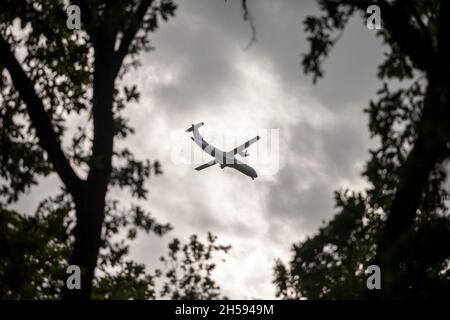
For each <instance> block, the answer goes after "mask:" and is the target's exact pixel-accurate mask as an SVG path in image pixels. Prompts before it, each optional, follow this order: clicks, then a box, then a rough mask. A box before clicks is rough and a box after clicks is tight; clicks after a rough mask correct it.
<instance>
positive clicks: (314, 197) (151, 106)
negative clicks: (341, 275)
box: [22, 0, 382, 298]
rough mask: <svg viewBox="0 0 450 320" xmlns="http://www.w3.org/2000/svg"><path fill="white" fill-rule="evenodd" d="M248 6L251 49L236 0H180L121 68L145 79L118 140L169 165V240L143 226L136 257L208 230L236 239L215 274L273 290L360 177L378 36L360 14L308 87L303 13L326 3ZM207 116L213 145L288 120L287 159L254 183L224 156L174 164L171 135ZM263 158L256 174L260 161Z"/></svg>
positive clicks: (265, 294) (233, 293) (235, 289)
mask: <svg viewBox="0 0 450 320" xmlns="http://www.w3.org/2000/svg"><path fill="white" fill-rule="evenodd" d="M249 5H250V9H251V12H252V15H253V18H254V22H255V26H256V28H257V42H256V43H254V44H253V45H252V47H250V48H249V49H248V50H246V51H244V50H243V48H244V47H245V45H246V44H247V42H248V40H249V39H250V30H249V26H248V24H247V23H246V22H245V21H243V19H242V11H241V8H240V4H239V1H227V2H225V1H210V0H197V1H182V2H180V4H179V10H178V12H177V16H176V17H175V18H174V19H172V20H171V21H169V22H168V23H166V24H163V25H161V27H160V29H159V30H158V31H157V32H156V33H155V34H154V35H153V36H152V43H153V46H154V47H155V48H156V50H155V51H152V52H150V53H146V54H143V56H142V57H141V62H142V67H141V68H139V69H138V70H137V71H134V72H133V73H130V74H129V75H128V77H127V79H126V81H127V82H133V83H137V84H138V86H139V88H140V90H141V101H140V103H139V104H135V105H132V106H130V107H129V108H128V109H127V112H128V116H129V118H130V121H131V125H132V126H134V128H135V129H136V135H135V136H134V137H130V138H129V139H127V140H126V141H124V142H120V143H119V145H120V144H126V145H127V146H128V147H130V148H131V149H132V150H134V151H135V153H136V155H137V157H139V158H151V159H152V160H154V159H158V160H160V161H161V162H162V164H163V170H164V175H163V176H161V177H154V178H152V179H151V180H150V181H149V183H148V186H149V189H150V195H149V200H148V202H146V203H145V206H146V207H147V208H148V209H149V210H151V212H152V213H153V215H154V216H155V217H156V218H157V219H158V220H159V221H161V222H166V221H169V222H171V223H172V225H174V227H175V229H174V230H173V231H172V232H171V233H170V234H169V235H168V236H165V237H164V238H163V239H162V240H161V239H159V238H156V237H155V236H140V237H139V238H138V239H137V241H136V243H135V244H134V245H133V248H132V256H133V257H134V258H136V259H137V260H139V261H143V262H145V263H146V264H147V266H148V267H149V268H153V267H157V265H158V262H157V258H158V257H159V256H161V255H163V254H164V252H165V246H166V244H167V243H168V241H169V240H170V238H172V237H179V238H181V239H187V237H188V236H189V235H191V234H193V233H197V234H199V235H200V236H204V235H206V232H208V231H212V232H213V233H214V234H216V235H218V236H219V241H221V242H222V243H229V244H231V245H232V246H233V249H232V250H231V252H230V255H229V257H228V259H227V262H226V263H224V264H219V266H218V269H217V272H216V279H217V281H218V282H219V284H220V285H221V286H222V288H223V290H224V292H225V293H226V294H227V295H228V296H229V297H230V298H251V297H254V298H273V297H274V288H273V285H272V283H271V279H272V268H273V262H274V259H275V258H277V257H284V258H286V257H287V256H288V254H289V249H290V245H291V244H292V243H293V242H296V241H298V240H300V239H303V238H304V237H306V236H307V235H309V234H312V233H314V232H315V231H316V230H317V227H318V226H319V225H320V223H321V221H322V220H323V219H328V218H330V217H331V215H332V214H333V213H334V209H333V205H334V203H333V191H334V190H336V189H339V188H342V187H354V188H359V187H361V185H362V184H363V182H362V179H361V178H360V175H359V174H360V171H361V168H362V164H363V163H364V161H365V159H367V157H368V154H367V149H368V144H369V137H368V134H367V126H366V121H367V119H366V117H365V115H364V114H363V112H362V110H363V108H364V106H365V105H366V103H367V101H368V100H369V99H370V97H372V96H373V93H374V92H375V90H376V89H377V88H378V86H379V83H378V81H377V79H376V65H377V64H378V62H379V61H380V59H381V57H382V56H381V54H382V47H381V45H380V44H379V43H378V41H377V40H376V39H375V38H374V34H373V33H372V32H371V31H369V30H367V29H365V28H364V27H363V24H362V22H361V21H360V20H358V19H357V18H355V19H353V20H352V21H351V23H350V24H349V25H348V27H347V29H346V31H345V34H344V36H343V37H342V39H341V40H340V42H339V43H338V44H337V46H336V47H335V48H334V50H333V51H332V52H331V54H330V57H329V59H328V60H327V62H326V64H325V66H324V68H325V70H326V75H325V78H324V79H322V80H321V81H319V83H318V85H317V86H313V85H312V83H311V77H309V76H308V77H307V76H305V75H303V74H302V68H301V66H300V61H301V55H300V54H301V53H303V52H306V51H307V50H308V44H307V41H306V35H305V34H304V32H303V25H302V21H303V18H304V17H305V16H306V15H307V14H311V13H316V12H317V6H316V4H315V3H314V2H312V1H307V2H306V1H294V0H289V1H252V2H249ZM199 121H203V122H205V123H206V125H205V127H204V128H202V130H203V129H204V130H205V131H203V132H205V137H212V139H213V140H212V141H210V142H211V143H213V144H217V146H221V145H224V144H225V140H226V139H225V138H226V137H225V135H222V134H221V133H222V132H223V131H227V132H228V133H229V134H230V133H231V135H232V134H233V132H236V133H237V132H240V131H239V130H243V131H244V132H247V133H249V134H251V133H252V132H253V131H252V130H254V129H279V158H277V160H271V161H278V162H277V163H272V164H275V165H276V167H277V168H278V170H275V171H274V172H273V174H272V175H260V177H259V178H258V179H256V180H255V181H251V180H250V179H248V177H245V176H243V175H241V174H239V173H238V172H235V171H233V170H232V169H229V168H227V169H225V170H223V171H222V170H220V169H219V168H218V167H217V166H215V167H210V168H208V169H205V170H204V171H201V172H197V171H195V170H194V164H177V163H175V162H174V161H173V158H172V154H173V149H174V148H175V147H176V145H177V144H179V145H181V146H182V147H183V148H184V147H185V148H189V146H190V144H191V140H190V139H189V136H188V134H185V135H184V136H183V135H182V136H179V138H178V139H177V140H176V141H173V140H171V138H170V137H171V136H172V134H173V133H174V132H179V130H180V129H185V128H187V127H188V126H189V125H190V124H191V123H196V122H199ZM208 130H210V131H208ZM206 135H207V136H206ZM259 143H264V141H260V142H259ZM189 150H190V149H189ZM253 150H255V149H253ZM192 152H193V153H197V154H201V153H202V151H201V150H200V149H198V148H197V149H192ZM250 154H251V156H250V158H252V153H251V152H250ZM246 161H247V160H246ZM254 166H255V168H256V170H257V171H258V172H259V173H260V172H261V170H262V166H261V165H258V163H255V164H254ZM44 187H45V188H47V189H46V190H51V189H52V186H51V185H48V184H47V185H45V186H44ZM36 192H37V191H36ZM39 192H41V191H39ZM35 195H37V196H39V195H40V194H39V193H35ZM122 200H123V201H124V202H127V201H129V198H128V197H126V196H124V197H122ZM23 201H24V202H23V203H22V205H23V206H25V207H27V205H29V204H30V203H31V202H27V201H29V200H26V199H24V200H23Z"/></svg>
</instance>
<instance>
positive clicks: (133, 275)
mask: <svg viewBox="0 0 450 320" xmlns="http://www.w3.org/2000/svg"><path fill="white" fill-rule="evenodd" d="M106 212H107V218H106V220H105V224H104V232H103V235H102V246H101V251H100V255H99V259H98V268H97V273H96V277H95V278H94V288H93V295H92V297H93V298H94V299H155V298H162V297H167V296H168V295H169V294H172V296H173V298H177V299H212V298H217V297H218V296H219V290H220V288H219V287H218V286H217V285H216V284H215V282H214V280H213V279H212V278H211V276H212V271H213V269H214V267H215V263H214V262H213V260H212V259H213V255H214V253H215V252H217V251H222V252H227V251H228V249H229V248H230V247H229V246H222V245H217V244H216V243H215V242H216V239H217V238H216V237H215V236H213V235H211V234H208V240H207V243H205V244H204V243H202V242H201V241H200V240H198V239H197V237H196V236H194V235H193V236H191V238H190V241H189V242H188V243H187V244H184V245H183V244H182V243H180V241H179V240H178V239H174V240H173V242H172V243H171V244H170V245H169V254H168V257H166V258H161V260H162V261H163V262H164V265H163V269H167V271H166V272H165V273H163V272H162V271H161V270H159V269H157V270H154V271H153V272H150V273H149V272H148V271H147V269H146V267H145V265H144V264H142V263H137V262H135V261H132V260H129V259H128V258H127V255H128V252H129V248H130V241H131V240H133V239H134V238H135V236H136V233H137V230H136V229H142V231H144V232H146V233H149V232H155V233H157V234H159V235H163V234H166V233H167V232H168V231H169V230H170V228H171V227H170V225H168V224H164V225H161V224H159V223H157V222H156V221H155V220H154V219H153V218H152V217H151V215H150V214H149V213H148V212H145V211H143V210H142V209H140V208H137V207H134V208H131V210H118V206H117V202H113V203H111V204H110V205H108V210H107V211H106ZM74 226H75V221H74V212H73V208H72V202H71V200H70V199H69V198H67V197H66V196H64V195H60V196H57V197H52V198H49V199H47V200H45V201H44V202H43V203H42V204H41V206H40V208H39V209H38V211H37V212H36V214H35V215H31V216H30V215H28V216H24V215H21V214H18V213H17V212H14V211H7V210H3V209H2V210H1V211H0V298H2V299H58V298H59V297H60V296H61V293H62V290H63V287H64V286H65V283H64V278H65V273H66V267H67V259H68V257H69V255H70V252H71V246H72V242H73V240H74V239H73V236H72V230H73V228H74ZM121 234H126V238H127V239H128V241H125V239H123V237H122V236H121ZM181 248H183V253H184V254H185V258H184V259H180V257H179V254H180V250H181ZM178 270H182V276H181V277H180V278H179V279H178V278H176V275H177V274H178V273H177V272H178ZM159 287H161V288H164V290H159V289H158V288H159ZM159 291H161V292H159Z"/></svg>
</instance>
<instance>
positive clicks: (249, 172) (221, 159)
mask: <svg viewBox="0 0 450 320" xmlns="http://www.w3.org/2000/svg"><path fill="white" fill-rule="evenodd" d="M203 125H204V123H203V122H200V123H197V124H196V125H191V127H190V128H189V129H187V130H186V132H192V133H193V137H191V139H192V141H194V142H195V143H196V144H197V145H198V146H199V147H200V148H202V150H203V151H205V152H206V153H207V154H209V155H211V156H212V157H214V160H211V161H210V162H207V163H205V164H202V165H201V166H198V167H197V168H195V170H197V171H200V170H203V169H205V168H208V167H210V166H213V165H215V164H216V163H218V164H220V168H221V169H224V168H225V167H230V168H233V169H236V170H237V171H239V172H241V173H243V174H245V175H246V176H249V177H250V178H252V180H254V179H255V178H257V177H258V175H257V174H256V171H255V169H253V168H252V167H250V166H249V165H248V164H245V163H243V162H241V161H239V160H238V159H236V157H235V155H236V154H239V155H240V156H242V157H247V156H248V155H249V154H248V153H247V150H245V149H247V148H248V147H249V146H250V145H252V144H253V143H255V142H256V141H258V140H259V139H260V137H259V136H256V137H254V138H253V139H250V140H248V141H247V142H245V143H243V144H242V145H240V146H239V147H236V148H234V149H233V150H231V151H228V152H224V151H222V150H220V149H219V148H216V147H214V146H212V145H210V144H209V143H208V142H206V141H205V139H203V137H202V136H201V134H200V132H199V131H198V128H200V127H201V126H203ZM244 150H245V152H243V151H244Z"/></svg>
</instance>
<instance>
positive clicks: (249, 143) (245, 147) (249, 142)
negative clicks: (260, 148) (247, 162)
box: [228, 136, 260, 157]
mask: <svg viewBox="0 0 450 320" xmlns="http://www.w3.org/2000/svg"><path fill="white" fill-rule="evenodd" d="M259 139H260V136H256V137H254V138H253V139H250V140H248V141H247V142H245V143H243V144H241V145H240V146H239V147H236V148H234V149H233V150H231V151H229V152H228V153H229V154H233V155H235V154H237V153H239V154H240V155H241V156H244V157H245V156H247V153H245V154H244V153H243V152H242V151H243V150H245V149H247V148H248V147H249V146H251V145H252V144H254V143H255V142H256V141H258V140H259Z"/></svg>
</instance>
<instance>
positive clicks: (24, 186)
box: [0, 0, 176, 298]
mask: <svg viewBox="0 0 450 320" xmlns="http://www.w3.org/2000/svg"><path fill="white" fill-rule="evenodd" d="M71 3H72V4H75V5H78V6H79V7H80V8H81V20H82V29H81V30H69V29H68V28H67V27H66V21H67V14H66V8H65V4H66V1H63V0H41V1H31V0H14V1H12V0H5V1H2V3H1V5H0V73H1V74H0V75H1V77H0V93H1V94H0V99H1V103H2V108H1V113H2V118H1V159H0V160H1V161H0V164H1V169H0V176H1V178H2V180H1V181H2V187H1V195H0V196H1V200H2V208H3V209H2V210H5V208H6V207H7V205H9V204H11V203H13V202H15V201H17V200H18V198H19V197H20V196H21V195H22V194H23V193H24V192H26V191H27V190H28V189H29V188H30V186H31V185H32V184H35V183H36V182H37V179H38V178H39V177H43V176H48V175H49V174H51V173H53V172H55V173H56V174H57V175H58V176H59V178H60V180H61V181H62V184H63V187H62V190H63V194H64V196H69V198H70V202H71V203H72V204H73V206H71V208H70V209H71V210H73V211H74V212H75V218H74V220H73V221H74V223H75V226H74V228H73V248H72V251H71V254H70V259H69V264H71V265H78V266H80V267H81V270H82V279H81V290H67V291H66V292H65V293H64V296H65V297H66V298H89V297H90V295H91V288H92V283H93V278H94V271H95V268H96V265H97V258H98V254H99V250H100V248H101V247H102V227H103V226H104V223H105V218H107V207H109V208H111V210H112V211H117V210H118V205H117V203H116V202H115V201H113V200H112V199H108V197H107V192H108V189H109V188H111V187H114V186H116V187H119V188H129V189H130V191H131V193H132V196H133V197H135V198H137V199H145V197H146V191H147V190H146V189H145V187H144V182H145V181H146V179H147V178H148V177H149V176H150V172H151V170H152V164H151V163H150V161H148V160H146V161H140V160H137V159H135V158H134V156H133V154H132V153H131V152H130V150H128V149H123V150H119V149H117V147H115V146H114V142H115V140H116V139H121V138H125V137H126V136H127V135H128V134H129V133H132V132H133V130H132V128H130V127H129V126H128V125H127V122H126V119H124V118H123V117H122V116H121V111H122V110H123V109H124V107H125V106H126V103H128V102H132V101H137V100H138V98H139V94H138V91H137V88H136V86H132V87H127V86H125V85H123V84H122V83H121V82H120V80H121V79H122V77H123V76H124V74H125V73H127V72H128V71H129V70H130V69H131V68H132V67H136V66H137V65H138V61H137V54H138V53H139V52H142V51H143V50H149V49H151V46H150V41H149V35H150V33H151V32H152V31H154V30H155V29H156V28H157V27H158V26H159V23H160V21H161V19H162V20H168V19H169V17H171V16H173V15H174V12H175V9H176V6H175V4H174V3H173V2H172V1H171V0H139V1H138V0H116V1H100V0H77V1H71ZM74 114H77V115H79V116H84V117H85V119H86V124H87V125H86V127H80V128H78V129H77V130H76V133H75V135H74V136H73V138H72V139H71V140H70V139H69V141H70V143H69V144H68V145H67V144H65V143H63V141H66V140H67V139H65V138H67V137H66V136H65V133H67V130H66V128H67V126H68V122H70V117H72V116H73V115H74ZM63 138H64V139H63ZM113 163H114V165H113ZM155 170H156V171H158V172H159V171H160V168H159V163H157V164H156V165H155ZM131 211H134V214H135V217H136V219H138V220H136V221H133V223H135V224H136V225H139V224H140V223H145V221H148V219H150V218H149V217H148V215H147V214H146V213H145V212H144V211H143V210H142V209H141V208H139V207H137V206H134V207H133V208H132V210H131ZM113 217H116V216H114V215H113ZM139 219H140V220H139ZM154 226H155V225H152V226H151V227H150V228H149V229H152V228H153V227H154ZM144 227H148V225H145V226H144ZM106 230H107V229H106ZM157 230H158V231H159V232H160V233H162V232H163V231H164V228H162V229H161V228H160V229H157ZM105 237H106V239H108V237H107V236H105ZM103 240H105V238H104V239H103Z"/></svg>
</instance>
